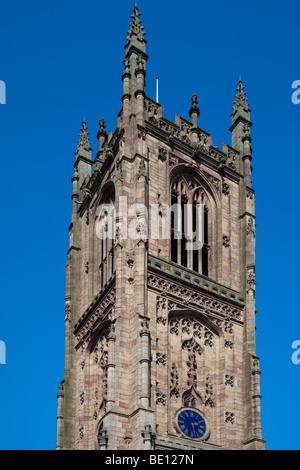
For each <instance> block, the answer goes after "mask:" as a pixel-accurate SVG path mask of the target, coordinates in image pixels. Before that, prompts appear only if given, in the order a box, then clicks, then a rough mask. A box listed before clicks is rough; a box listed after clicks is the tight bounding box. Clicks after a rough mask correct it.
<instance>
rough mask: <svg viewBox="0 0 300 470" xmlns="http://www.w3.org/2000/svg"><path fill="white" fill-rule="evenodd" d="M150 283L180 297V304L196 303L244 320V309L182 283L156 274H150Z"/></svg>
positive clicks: (190, 304) (217, 312)
mask: <svg viewBox="0 0 300 470" xmlns="http://www.w3.org/2000/svg"><path fill="white" fill-rule="evenodd" d="M148 285H149V286H150V287H152V288H154V289H158V290H159V291H164V292H165V293H166V295H168V296H172V297H178V298H179V299H180V301H179V302H180V304H181V305H182V304H183V305H189V308H192V307H193V305H195V307H196V308H197V309H199V308H200V309H204V310H205V312H207V310H208V309H209V311H212V312H213V313H214V315H215V314H219V315H222V316H223V317H225V318H230V319H231V320H239V321H241V320H242V310H240V309H238V308H236V307H233V306H230V305H228V304H225V303H222V302H220V301H218V300H216V299H213V298H212V297H208V296H207V295H204V294H202V293H200V292H196V291H194V290H192V289H189V288H187V287H185V286H184V285H182V284H181V285H180V284H177V283H175V282H172V281H168V280H166V279H163V278H161V277H158V276H156V275H154V274H150V275H149V277H148ZM180 304H179V305H180ZM185 308H186V307H185Z"/></svg>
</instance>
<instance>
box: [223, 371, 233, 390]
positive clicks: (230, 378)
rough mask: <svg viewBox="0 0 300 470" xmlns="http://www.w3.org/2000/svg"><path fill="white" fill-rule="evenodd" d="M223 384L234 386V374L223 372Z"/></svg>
mask: <svg viewBox="0 0 300 470" xmlns="http://www.w3.org/2000/svg"><path fill="white" fill-rule="evenodd" d="M224 384H225V386H229V387H234V384H235V378H234V376H233V375H228V374H225V376H224Z"/></svg>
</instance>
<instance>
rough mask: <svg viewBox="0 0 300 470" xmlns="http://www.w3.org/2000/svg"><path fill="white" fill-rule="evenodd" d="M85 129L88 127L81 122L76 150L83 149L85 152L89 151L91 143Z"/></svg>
mask: <svg viewBox="0 0 300 470" xmlns="http://www.w3.org/2000/svg"><path fill="white" fill-rule="evenodd" d="M87 129H88V127H87V125H86V122H85V121H83V122H82V125H81V129H80V130H81V133H80V134H79V142H78V146H77V150H79V149H80V148H83V149H85V150H90V147H91V143H90V141H89V138H88V135H89V133H88V132H87Z"/></svg>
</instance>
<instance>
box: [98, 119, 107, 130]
mask: <svg viewBox="0 0 300 470" xmlns="http://www.w3.org/2000/svg"><path fill="white" fill-rule="evenodd" d="M98 124H99V126H100V131H104V132H105V128H106V125H105V121H104V119H103V118H101V119H100V120H99V122H98Z"/></svg>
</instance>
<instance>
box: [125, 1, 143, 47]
mask: <svg viewBox="0 0 300 470" xmlns="http://www.w3.org/2000/svg"><path fill="white" fill-rule="evenodd" d="M140 16H141V14H140V10H139V9H138V7H137V6H135V7H134V9H133V14H132V15H131V18H132V22H131V23H130V29H129V31H128V36H127V44H126V46H125V48H126V49H127V50H128V49H129V48H130V46H136V47H137V48H138V49H140V50H141V51H142V52H145V49H146V48H145V45H146V43H147V41H146V40H145V39H144V35H145V32H144V27H143V26H142V21H141V20H140Z"/></svg>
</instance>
